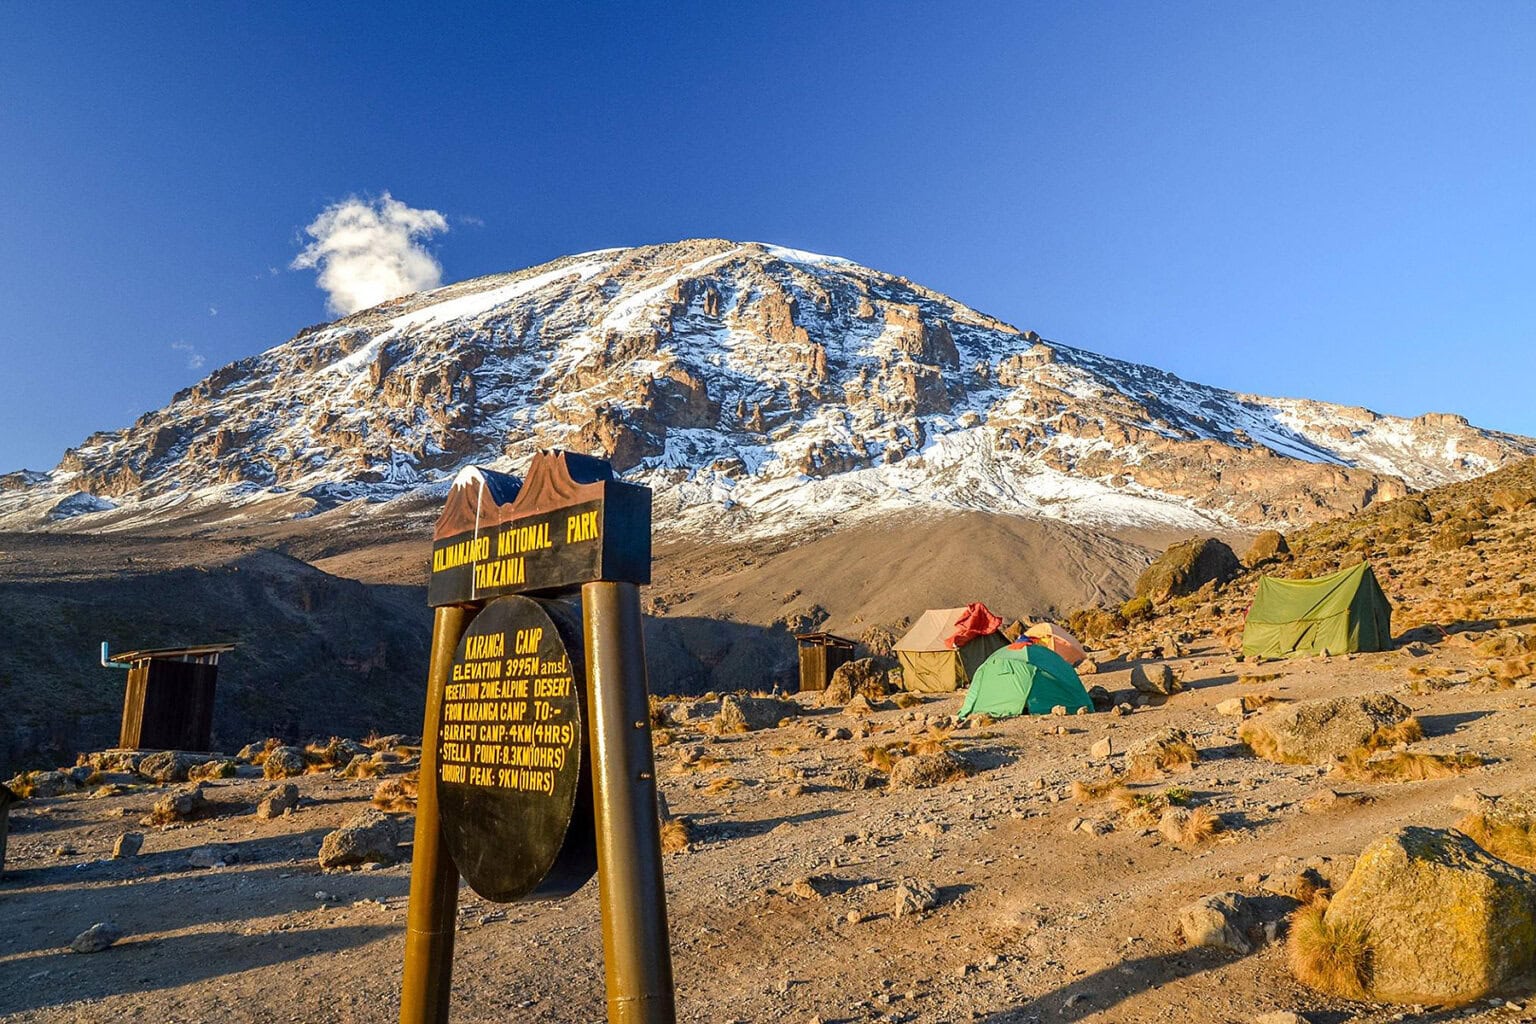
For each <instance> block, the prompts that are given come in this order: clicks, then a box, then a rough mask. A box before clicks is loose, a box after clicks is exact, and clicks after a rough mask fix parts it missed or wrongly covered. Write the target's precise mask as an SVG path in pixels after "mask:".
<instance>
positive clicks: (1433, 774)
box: [1334, 747, 1484, 782]
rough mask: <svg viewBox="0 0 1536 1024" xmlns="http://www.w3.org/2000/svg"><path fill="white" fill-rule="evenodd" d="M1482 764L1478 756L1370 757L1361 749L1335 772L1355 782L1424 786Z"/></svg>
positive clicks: (1343, 760) (1408, 754)
mask: <svg viewBox="0 0 1536 1024" xmlns="http://www.w3.org/2000/svg"><path fill="white" fill-rule="evenodd" d="M1483 764H1484V761H1483V759H1482V758H1481V757H1479V756H1478V755H1477V754H1420V753H1414V752H1411V751H1406V750H1404V751H1397V752H1394V753H1391V754H1387V755H1384V756H1380V757H1373V756H1372V754H1371V751H1369V750H1367V749H1366V748H1364V747H1361V748H1359V749H1357V750H1354V751H1352V752H1351V753H1350V754H1349V756H1347V757H1344V758H1341V759H1340V760H1339V762H1338V763H1337V764H1336V765H1335V766H1334V771H1336V772H1338V773H1339V774H1341V775H1343V776H1344V777H1345V778H1346V779H1353V780H1354V781H1356V782H1423V781H1425V780H1427V779H1448V778H1450V777H1451V776H1453V775H1460V774H1461V773H1462V772H1465V771H1470V770H1471V769H1473V768H1478V767H1481V766H1482V765H1483Z"/></svg>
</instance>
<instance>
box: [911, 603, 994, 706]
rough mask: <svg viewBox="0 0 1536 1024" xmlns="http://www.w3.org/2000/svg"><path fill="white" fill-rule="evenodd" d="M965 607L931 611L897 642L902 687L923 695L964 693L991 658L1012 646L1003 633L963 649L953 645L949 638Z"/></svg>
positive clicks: (967, 645) (953, 632)
mask: <svg viewBox="0 0 1536 1024" xmlns="http://www.w3.org/2000/svg"><path fill="white" fill-rule="evenodd" d="M966 611H967V609H965V608H930V609H928V610H927V611H926V612H923V614H922V615H921V616H919V618H918V620H917V621H916V622H914V623H913V624H912V628H911V629H909V630H907V635H906V636H904V637H902V638H901V639H900V640H898V641H896V644H895V647H894V648H893V649H894V650H895V651H896V657H897V658H898V659H900V661H901V685H902V687H903V688H904V689H907V690H917V691H920V692H922V693H948V692H951V691H954V690H963V689H964V688H965V687H967V686H969V685H970V683H971V675H972V674H973V673H974V672H975V671H976V670H977V669H978V668H980V667H981V663H982V662H984V661H986V660H987V656H988V655H990V654H991V653H992V652H993V651H995V650H997V649H998V648H1000V647H1006V646H1008V641H1007V639H1006V638H1004V636H1003V635H1002V634H1001V633H987V634H984V635H982V636H978V637H974V638H973V639H972V640H971V641H970V642H969V643H967V644H965V645H964V646H962V647H961V648H960V649H959V650H956V649H955V648H953V647H950V646H949V643H948V641H949V638H950V637H952V636H954V635H955V630H956V627H957V625H958V623H959V622H960V620H961V618H962V617H963V616H964V615H965V614H966Z"/></svg>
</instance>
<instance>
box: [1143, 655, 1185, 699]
mask: <svg viewBox="0 0 1536 1024" xmlns="http://www.w3.org/2000/svg"><path fill="white" fill-rule="evenodd" d="M1131 685H1132V686H1134V687H1136V689H1137V690H1139V691H1141V692H1142V693H1150V694H1152V695H1154V696H1159V697H1171V696H1173V695H1174V694H1175V693H1179V692H1180V691H1182V690H1183V689H1184V683H1183V682H1182V681H1181V680H1180V679H1179V677H1178V676H1176V675H1174V674H1173V666H1171V665H1169V664H1168V663H1167V662H1162V661H1154V662H1150V663H1148V664H1145V665H1136V666H1133V667H1132V668H1131Z"/></svg>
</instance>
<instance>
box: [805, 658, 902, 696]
mask: <svg viewBox="0 0 1536 1024" xmlns="http://www.w3.org/2000/svg"><path fill="white" fill-rule="evenodd" d="M887 692H888V690H887V687H886V678H885V669H883V668H881V667H880V663H879V662H878V661H876V660H875V659H874V658H855V659H854V660H853V661H845V662H843V663H842V664H841V665H839V666H837V669H836V671H834V672H833V673H832V678H831V679H829V680H828V681H827V688H826V689H825V690H823V691H822V692H821V703H822V705H823V706H827V707H830V706H832V705H835V704H847V703H848V702H849V701H850V700H852V699H853V695H854V694H856V693H861V694H863V695H864V696H865V698H866V699H869V700H879V699H880V698H881V697H884V696H885V695H886V693H887Z"/></svg>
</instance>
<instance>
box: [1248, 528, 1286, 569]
mask: <svg viewBox="0 0 1536 1024" xmlns="http://www.w3.org/2000/svg"><path fill="white" fill-rule="evenodd" d="M1290 553H1291V546H1290V545H1289V544H1287V543H1286V542H1285V534H1283V533H1281V532H1280V531H1279V530H1265V531H1264V532H1263V533H1261V534H1259V535H1258V536H1257V537H1255V538H1253V543H1252V544H1250V545H1248V554H1246V555H1244V556H1243V561H1244V562H1246V563H1247V564H1248V565H1250V566H1253V565H1263V564H1264V563H1265V562H1272V561H1274V560H1275V559H1277V558H1279V557H1280V556H1281V555H1288V554H1290Z"/></svg>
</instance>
